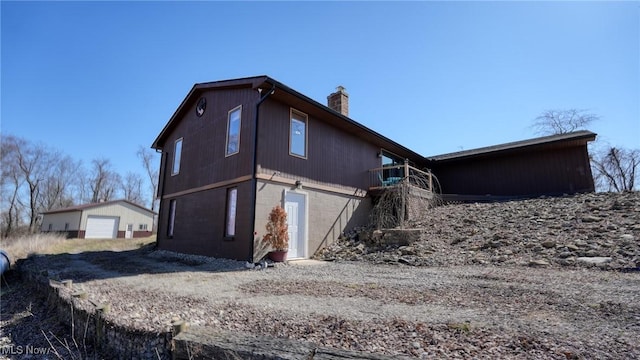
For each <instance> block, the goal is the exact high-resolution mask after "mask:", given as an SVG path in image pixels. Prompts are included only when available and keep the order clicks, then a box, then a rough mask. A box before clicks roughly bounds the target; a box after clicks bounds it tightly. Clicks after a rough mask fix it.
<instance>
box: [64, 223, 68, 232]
mask: <svg viewBox="0 0 640 360" xmlns="http://www.w3.org/2000/svg"><path fill="white" fill-rule="evenodd" d="M68 230H69V223H64V231H68Z"/></svg>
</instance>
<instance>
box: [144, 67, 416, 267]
mask: <svg viewBox="0 0 640 360" xmlns="http://www.w3.org/2000/svg"><path fill="white" fill-rule="evenodd" d="M328 103H329V105H330V106H325V105H322V104H320V103H318V102H316V101H314V100H312V99H310V98H308V97H307V96H305V95H303V94H301V93H299V92H297V91H295V90H293V89H291V88H289V87H287V86H286V85H284V84H282V83H280V82H278V81H276V80H274V79H272V78H270V77H268V76H257V77H250V78H242V79H234V80H226V81H216V82H210V83H202V84H196V85H195V86H193V88H192V89H191V91H190V92H189V93H188V94H187V96H186V98H185V99H184V100H183V101H182V103H181V104H180V106H179V107H178V109H177V110H176V111H175V113H174V114H173V116H172V117H171V119H170V120H169V122H168V123H167V124H166V126H165V127H164V128H163V129H162V131H161V132H160V134H159V135H158V137H157V138H156V140H155V141H154V142H153V145H152V147H153V148H154V149H156V150H157V151H161V152H162V158H161V166H160V179H159V187H158V196H159V198H160V210H159V218H158V238H157V239H158V240H157V241H158V247H159V248H160V249H166V250H172V251H178V252H185V253H193V254H201V255H208V256H213V257H224V258H232V259H240V260H250V261H253V260H256V261H258V260H259V259H254V241H259V240H260V239H261V238H262V237H263V236H264V235H265V225H266V223H267V217H268V214H269V212H270V211H271V209H272V208H273V207H274V206H276V205H280V206H282V207H283V208H285V210H286V211H287V214H288V221H289V230H290V237H291V239H290V241H289V246H290V248H289V253H288V256H289V258H290V259H293V258H307V257H310V256H312V255H313V254H314V253H315V252H316V251H317V250H318V249H320V248H322V247H324V246H327V245H329V244H331V243H332V242H333V241H335V239H337V237H338V236H339V234H341V233H342V232H343V231H345V230H346V229H350V228H353V227H355V226H358V225H363V224H365V223H366V222H367V220H368V215H369V212H370V210H371V207H372V201H371V198H370V197H369V196H368V190H369V188H370V187H374V186H377V185H380V184H381V181H387V180H385V178H389V177H393V176H390V173H389V171H387V173H383V172H382V164H383V163H384V162H386V163H390V164H396V165H398V167H400V165H402V168H404V166H405V160H407V161H408V162H407V165H406V166H407V168H409V167H410V168H411V169H413V170H414V171H419V169H420V168H421V166H422V163H423V162H424V157H423V156H421V155H419V154H417V153H415V152H413V151H412V150H410V149H408V148H406V147H404V146H402V145H400V144H398V143H396V142H394V141H392V140H390V139H388V138H386V137H384V136H383V135H381V134H378V133H376V132H375V131H373V130H371V129H368V128H367V127H365V126H363V125H361V124H359V123H357V122H355V121H353V120H351V119H350V118H349V117H348V94H347V93H346V92H345V90H344V88H338V89H337V91H336V92H335V93H333V94H331V95H330V96H329V97H328ZM375 169H378V170H375ZM401 170H402V169H397V171H401Z"/></svg>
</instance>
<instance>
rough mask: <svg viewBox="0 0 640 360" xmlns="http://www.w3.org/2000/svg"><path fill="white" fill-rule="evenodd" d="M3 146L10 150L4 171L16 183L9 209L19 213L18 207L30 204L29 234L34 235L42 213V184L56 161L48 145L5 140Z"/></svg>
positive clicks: (23, 140)
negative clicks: (40, 206)
mask: <svg viewBox="0 0 640 360" xmlns="http://www.w3.org/2000/svg"><path fill="white" fill-rule="evenodd" d="M2 143H3V147H4V149H5V150H7V152H6V153H4V154H3V158H2V161H3V169H6V171H8V172H10V174H9V173H8V174H7V176H8V177H9V178H11V179H13V181H12V182H11V183H12V185H13V186H14V191H15V192H14V193H13V196H12V198H13V200H14V201H13V202H12V204H10V207H9V209H10V210H15V209H16V208H15V205H16V204H19V203H22V204H27V205H26V207H27V208H28V216H27V218H28V223H29V232H30V233H33V232H35V231H36V230H37V225H38V218H39V217H38V215H39V213H40V211H41V209H40V208H39V205H40V203H41V196H42V194H43V185H42V184H43V182H44V180H45V179H46V178H47V174H48V171H49V169H50V168H51V167H52V164H53V163H54V162H55V161H56V157H55V155H54V154H53V152H52V151H51V150H50V149H48V148H47V147H45V145H43V144H33V143H30V142H28V141H27V140H25V139H23V138H19V137H15V136H11V135H8V136H3V138H2ZM4 164H6V166H5V165H4ZM3 175H4V174H3ZM11 205H13V206H11Z"/></svg>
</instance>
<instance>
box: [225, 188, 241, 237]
mask: <svg viewBox="0 0 640 360" xmlns="http://www.w3.org/2000/svg"><path fill="white" fill-rule="evenodd" d="M237 204H238V188H231V189H228V190H227V225H226V228H225V236H228V237H232V236H236V210H237Z"/></svg>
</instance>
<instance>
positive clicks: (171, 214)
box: [167, 199, 176, 237]
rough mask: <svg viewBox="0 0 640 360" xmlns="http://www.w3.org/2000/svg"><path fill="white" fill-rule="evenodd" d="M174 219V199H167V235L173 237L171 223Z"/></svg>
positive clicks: (172, 223)
mask: <svg viewBox="0 0 640 360" xmlns="http://www.w3.org/2000/svg"><path fill="white" fill-rule="evenodd" d="M175 221H176V200H175V199H173V200H170V201H169V224H168V226H167V236H168V237H173V225H174V223H175Z"/></svg>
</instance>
